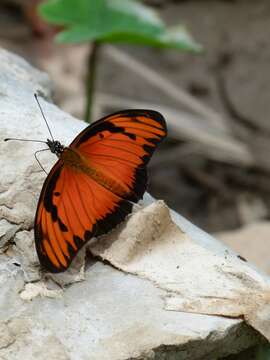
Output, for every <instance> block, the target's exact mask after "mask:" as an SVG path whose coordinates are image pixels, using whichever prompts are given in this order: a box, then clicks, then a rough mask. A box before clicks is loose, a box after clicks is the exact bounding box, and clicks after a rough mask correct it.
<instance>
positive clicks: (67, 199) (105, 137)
mask: <svg viewBox="0 0 270 360" xmlns="http://www.w3.org/2000/svg"><path fill="white" fill-rule="evenodd" d="M165 136H166V124H165V121H164V119H163V117H162V116H161V115H160V114H159V113H157V112H155V111H149V110H128V111H122V112H119V113H117V114H113V115H110V116H108V117H105V118H103V119H101V120H99V121H97V122H95V123H93V124H92V125H90V126H88V127H87V128H86V129H85V130H84V131H82V132H81V133H80V134H79V135H78V136H77V137H76V138H75V140H74V141H73V142H72V143H71V145H70V149H71V150H72V151H74V152H76V153H77V154H79V155H80V157H82V158H83V160H84V163H85V164H87V166H88V167H89V169H91V171H92V172H90V173H89V172H86V171H78V170H77V169H76V168H74V167H71V166H67V164H66V162H65V160H64V159H63V158H61V159H60V160H59V161H58V162H57V163H56V165H55V166H54V167H53V169H52V170H51V172H50V173H49V175H48V177H47V179H46V181H45V183H44V185H43V189H42V191H41V195H40V199H39V203H38V209H37V213H36V219H35V241H36V249H37V253H38V256H39V260H40V263H41V264H42V265H43V266H44V267H45V268H46V269H47V270H49V271H51V272H61V271H64V270H66V269H67V268H68V267H69V265H70V263H71V262H72V260H73V258H74V257H75V256H76V254H77V252H78V251H79V249H80V248H81V247H82V246H83V245H84V244H85V243H86V242H87V241H88V240H89V239H90V238H91V237H93V236H98V235H101V234H104V233H106V232H108V231H110V230H111V229H113V228H114V227H115V226H116V225H117V224H119V223H120V222H122V221H123V220H124V219H125V217H126V216H127V214H129V213H130V212H131V211H132V205H133V204H132V203H133V202H137V201H138V200H139V199H140V198H142V196H143V194H144V192H145V189H146V183H147V177H146V169H145V165H146V164H147V162H148V161H149V159H150V157H151V155H152V153H153V151H154V149H155V148H156V146H157V144H158V143H159V142H160V141H161V140H162V139H163V138H164V137H165Z"/></svg>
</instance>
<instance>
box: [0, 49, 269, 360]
mask: <svg viewBox="0 0 270 360" xmlns="http://www.w3.org/2000/svg"><path fill="white" fill-rule="evenodd" d="M0 60H1V64H2V66H1V69H0V80H1V81H0V109H1V110H0V117H1V123H0V128H1V139H4V138H6V137H21V138H26V139H30V138H34V139H39V140H46V139H47V137H48V136H49V134H48V132H47V129H46V126H45V124H44V122H43V120H42V118H41V115H40V113H39V110H38V107H37V105H36V103H35V101H34V97H33V93H34V92H36V91H37V90H38V91H39V93H40V94H41V97H43V99H42V98H41V99H40V101H41V104H42V107H43V111H44V113H45V114H46V116H47V118H48V121H49V123H50V126H51V130H52V132H53V134H54V137H55V138H57V139H59V140H60V141H61V142H63V143H64V144H69V143H70V142H71V140H72V139H73V138H74V136H75V135H76V134H77V133H78V132H79V131H80V130H81V129H83V128H84V127H85V124H84V123H83V122H81V121H78V120H76V119H74V118H72V117H71V116H69V115H68V114H66V113H64V112H63V111H61V110H60V109H58V108H57V107H56V106H55V105H53V104H52V103H50V102H48V101H46V99H48V100H50V96H51V86H50V82H49V80H48V78H47V76H46V75H45V74H42V73H40V72H39V71H37V70H35V69H33V68H32V67H31V66H30V65H28V64H27V63H26V62H24V61H23V60H22V59H20V58H18V57H17V56H14V55H12V54H10V53H8V52H6V51H4V50H0ZM42 148H43V145H41V144H38V143H29V142H11V141H10V142H3V141H0V167H1V174H0V221H2V222H3V220H4V227H5V228H6V229H7V230H8V231H9V230H10V229H12V227H16V229H18V228H17V227H18V226H19V230H16V235H15V237H14V242H15V244H13V245H10V246H9V248H8V249H7V250H6V251H5V252H4V253H2V254H0V286H1V292H0V331H1V333H3V334H2V335H1V336H0V338H1V342H0V358H1V359H2V358H3V359H9V360H17V359H21V358H22V357H24V358H26V359H27V360H28V359H29V360H32V359H37V360H43V359H45V358H46V359H47V358H49V359H57V360H59V359H60V360H62V359H63V360H66V359H71V360H73V359H74V360H76V359H91V360H92V359H93V360H95V359H97V360H98V359H104V360H106V359H108V360H127V359H150V358H156V359H159V358H164V359H165V358H168V359H169V358H174V357H175V358H176V357H179V358H180V357H181V358H182V359H186V360H188V359H190V360H191V359H202V358H209V356H210V357H211V358H213V359H214V358H218V357H221V356H226V355H229V354H231V353H237V352H240V351H241V350H242V349H245V348H248V347H251V346H253V345H256V344H259V343H263V342H264V341H265V340H264V338H263V336H262V335H260V334H259V333H261V334H263V335H264V336H265V337H268V336H269V330H267V327H268V328H269V313H270V311H268V308H267V306H265V304H264V300H265V299H266V297H267V295H268V291H269V282H268V279H267V278H264V277H263V276H262V275H260V274H259V273H257V272H256V271H255V270H254V269H252V268H250V267H249V265H248V264H246V263H244V262H242V261H241V260H239V259H238V258H237V257H236V256H235V255H234V254H233V253H232V252H230V251H229V250H227V249H225V248H224V247H223V246H222V245H221V244H219V243H218V242H217V241H216V240H214V239H213V238H211V237H210V236H209V235H207V234H206V233H204V232H202V231H201V230H199V229H198V228H196V227H194V226H193V225H192V224H191V223H189V222H188V221H187V220H185V219H184V218H182V217H181V216H179V215H178V214H175V213H173V212H171V213H170V212H169V210H168V208H167V207H166V206H165V205H164V204H163V202H155V203H154V204H152V205H149V203H150V202H151V201H153V200H151V201H149V197H146V198H145V202H144V206H147V205H148V206H147V207H146V208H145V209H144V208H139V207H136V208H137V212H136V213H135V214H134V215H131V216H129V219H128V221H127V222H125V223H123V224H122V225H120V226H119V227H118V228H117V229H115V231H114V232H113V233H111V234H109V235H107V236H106V237H105V236H104V237H103V239H99V241H100V243H99V241H98V242H96V243H95V245H96V246H97V247H96V248H95V249H96V250H95V254H96V255H97V254H98V255H99V257H98V259H92V261H91V262H90V261H89V260H87V262H86V264H85V267H84V258H85V255H84V252H81V254H80V256H79V257H78V259H77V260H76V262H77V263H75V264H74V266H73V267H72V268H71V270H70V271H69V273H66V274H63V275H61V274H60V275H59V277H58V275H53V276H52V275H50V276H49V275H48V274H45V273H44V272H41V271H40V270H39V269H38V267H37V263H36V257H35V254H34V248H33V219H34V214H35V208H36V204H37V200H38V196H39V193H40V189H41V186H42V182H43V181H44V179H45V177H46V174H44V172H42V171H41V169H40V167H39V165H38V163H37V162H36V161H35V158H34V156H33V154H34V152H35V151H37V150H40V149H42ZM40 161H41V163H42V166H43V167H44V168H45V169H46V170H47V171H48V170H49V169H50V168H51V166H52V164H53V163H54V162H55V161H56V158H55V157H54V156H53V155H52V154H51V153H49V152H43V153H41V154H40ZM168 231H169V232H168ZM170 231H171V233H170ZM14 233H15V232H14ZM170 234H171V235H172V234H174V236H169V235H170ZM109 239H111V240H110V241H111V242H112V243H109ZM125 239H127V240H128V241H125ZM173 241H174V242H175V243H173ZM102 246H103V247H102ZM104 246H105V247H104ZM90 248H91V250H92V251H93V252H94V244H93V247H90ZM102 257H103V258H105V259H106V258H108V261H110V262H111V263H112V265H114V266H110V265H108V264H107V262H108V261H106V262H103V261H102V259H101V258H102ZM183 260H185V261H183ZM179 261H180V262H179ZM223 263H224V265H223ZM117 264H118V265H119V269H116V268H115V266H117ZM177 266H179V268H177ZM178 274H181V275H178ZM208 275H209V277H208ZM200 279H201V280H202V283H200V281H199V280H200ZM78 280H79V281H78ZM251 288H253V292H252V291H251ZM237 290H239V293H240V294H242V295H244V296H243V298H244V299H246V298H247V297H246V295H247V294H248V295H249V298H247V299H246V301H244V300H243V301H242V302H241V303H237V302H236V304H234V301H233V300H234V299H236V300H239V298H240V295H239V294H237ZM219 292H221V296H220V294H219ZM258 293H260V295H261V298H258V296H257V294H258ZM230 296H231V297H230ZM222 297H224V298H222ZM258 301H260V304H261V308H260V312H259V311H258V309H257V304H258ZM252 306H253V307H252ZM172 310H173V311H172ZM183 310H184V311H183ZM198 310H199V312H203V313H204V314H202V313H201V314H199V313H198ZM208 313H210V314H212V315H206V314H208ZM213 313H215V315H213ZM216 313H217V314H219V315H221V316H216ZM242 315H244V316H245V319H246V322H247V323H248V324H250V325H251V326H248V325H247V324H246V323H245V322H244V321H243V319H242ZM239 316H241V317H240V318H239ZM233 317H235V318H233Z"/></svg>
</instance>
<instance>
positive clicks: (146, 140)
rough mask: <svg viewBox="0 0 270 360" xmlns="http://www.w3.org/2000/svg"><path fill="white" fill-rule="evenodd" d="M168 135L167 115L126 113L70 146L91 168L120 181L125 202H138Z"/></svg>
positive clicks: (98, 125) (100, 123) (88, 131)
mask: <svg viewBox="0 0 270 360" xmlns="http://www.w3.org/2000/svg"><path fill="white" fill-rule="evenodd" d="M166 134H167V128H166V123H165V120H164V118H163V116H162V115H161V114H160V113H158V112H156V111H152V110H125V111H121V112H118V113H115V114H113V115H110V116H108V117H105V118H103V119H101V120H99V121H97V122H95V123H94V124H93V125H90V126H89V127H87V128H86V129H85V130H84V131H83V132H82V133H81V134H79V135H78V136H77V138H76V139H75V140H74V141H73V142H72V144H71V145H70V147H71V148H75V149H77V150H79V152H80V154H81V155H83V157H84V158H85V159H86V160H87V161H88V163H89V166H91V167H94V168H95V169H96V170H97V171H100V172H102V173H103V174H104V175H105V176H107V177H108V178H109V179H112V180H113V181H114V182H116V183H117V184H118V185H119V187H120V189H121V191H120V192H119V193H118V195H120V196H121V197H122V198H123V199H126V200H130V201H133V202H137V201H138V200H139V199H140V198H142V196H143V194H144V192H145V190H146V185H147V175H146V169H145V166H146V164H147V163H148V161H149V159H150V158H151V156H152V154H153V152H154V150H155V149H156V146H157V145H158V144H159V143H160V142H161V141H162V140H163V139H164V137H165V136H166Z"/></svg>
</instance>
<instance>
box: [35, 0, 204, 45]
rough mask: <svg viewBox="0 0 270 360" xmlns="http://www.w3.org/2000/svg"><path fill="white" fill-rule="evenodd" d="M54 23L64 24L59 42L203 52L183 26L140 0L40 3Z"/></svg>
mask: <svg viewBox="0 0 270 360" xmlns="http://www.w3.org/2000/svg"><path fill="white" fill-rule="evenodd" d="M39 9H40V13H41V15H42V16H43V17H44V18H45V19H46V20H47V21H48V22H50V23H52V24H57V25H62V26H64V30H63V31H62V32H60V33H59V34H58V35H57V37H56V38H57V40H58V41H59V42H66V43H78V42H83V41H98V42H111V43H129V44H138V45H147V46H154V47H160V48H175V49H180V50H191V51H199V50H200V49H201V48H200V46H199V45H198V44H197V43H195V42H194V41H193V40H192V38H191V37H190V36H189V35H188V33H187V32H186V30H185V29H184V28H182V27H179V26H178V27H176V28H171V29H166V26H165V24H164V23H163V22H162V20H161V19H160V17H159V16H158V14H157V13H156V12H155V11H153V10H152V9H150V8H149V7H147V6H145V5H142V4H141V3H139V2H138V1H136V0H49V1H47V2H46V3H43V4H42V5H41V6H40V8H39Z"/></svg>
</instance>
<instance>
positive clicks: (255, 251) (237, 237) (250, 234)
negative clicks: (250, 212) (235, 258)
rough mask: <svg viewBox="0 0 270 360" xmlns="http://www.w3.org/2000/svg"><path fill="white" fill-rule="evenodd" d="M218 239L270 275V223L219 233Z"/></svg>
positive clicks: (257, 223) (258, 223)
mask: <svg viewBox="0 0 270 360" xmlns="http://www.w3.org/2000/svg"><path fill="white" fill-rule="evenodd" d="M216 237H217V238H218V239H219V240H221V241H223V242H224V243H225V244H226V245H228V246H230V247H231V248H232V249H234V251H235V252H236V253H237V254H239V256H241V257H243V258H245V259H246V260H248V261H250V262H251V263H253V264H254V265H256V266H257V268H258V269H260V270H262V271H264V272H265V273H266V274H268V275H270V261H269V238H270V223H269V221H260V222H254V223H252V224H249V225H245V226H243V227H242V228H241V229H238V230H233V231H224V232H221V233H217V234H216Z"/></svg>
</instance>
